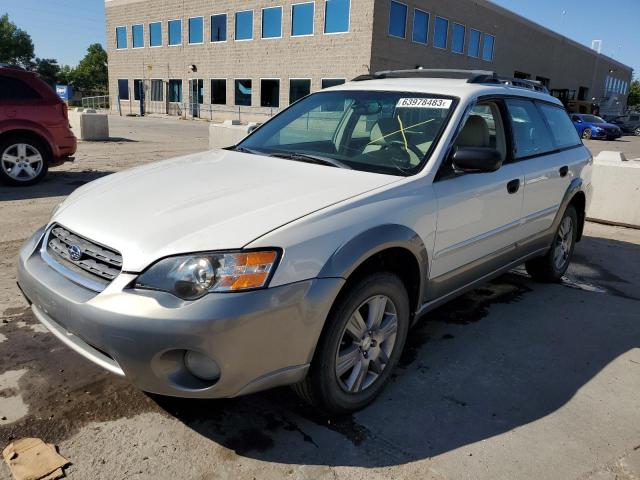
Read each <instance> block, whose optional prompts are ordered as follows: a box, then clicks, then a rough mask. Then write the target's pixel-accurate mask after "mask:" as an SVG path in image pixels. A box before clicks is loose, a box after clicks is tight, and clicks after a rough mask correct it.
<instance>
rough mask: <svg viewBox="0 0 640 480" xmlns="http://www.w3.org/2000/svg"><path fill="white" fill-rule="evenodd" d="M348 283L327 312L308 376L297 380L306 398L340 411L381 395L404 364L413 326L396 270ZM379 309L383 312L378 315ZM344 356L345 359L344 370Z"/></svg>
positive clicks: (297, 388) (327, 409) (332, 411)
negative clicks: (340, 358)
mask: <svg viewBox="0 0 640 480" xmlns="http://www.w3.org/2000/svg"><path fill="white" fill-rule="evenodd" d="M347 288H348V290H347V291H346V292H344V294H341V295H340V296H339V297H338V299H337V300H336V303H334V305H333V307H332V309H331V312H330V313H329V316H328V317H327V323H326V325H325V328H324V330H323V333H322V335H321V336H320V340H319V341H318V345H317V347H316V353H315V355H314V358H313V361H312V362H311V368H310V369H309V373H308V375H307V377H306V378H305V379H304V380H303V381H302V382H300V383H298V384H296V385H293V389H294V390H295V392H296V393H297V394H298V395H299V396H300V397H301V398H302V399H303V400H304V401H306V402H307V403H309V404H311V405H312V406H315V407H317V408H319V409H321V410H323V411H325V412H327V413H330V414H337V415H342V414H346V413H349V412H353V411H356V410H359V409H361V408H363V407H365V406H366V405H368V404H369V403H371V402H372V401H373V400H374V399H375V398H376V396H377V395H378V394H380V392H381V391H382V390H383V389H384V386H385V384H386V383H387V381H388V380H389V377H390V375H391V372H392V371H393V369H394V368H395V367H396V365H397V364H398V360H399V359H400V355H401V354H402V349H403V348H404V344H405V340H406V338H407V331H408V330H409V314H410V312H409V311H410V306H409V296H408V295H407V290H406V288H405V287H404V284H403V283H402V281H401V280H400V279H399V278H398V277H397V276H396V275H394V274H391V273H386V272H381V273H374V274H371V275H368V276H367V277H364V278H362V279H361V280H359V281H357V283H354V284H353V285H352V286H351V287H347ZM382 305H384V308H380V307H381V306H382ZM376 307H377V308H376ZM376 311H378V312H381V314H380V315H375V312H376ZM356 312H358V313H359V314H360V316H359V318H358V316H357V315H356ZM394 314H395V317H394ZM394 318H395V331H394ZM373 319H377V320H378V321H379V323H378V324H379V326H380V328H376V327H375V322H372V320H373ZM359 320H363V321H364V323H366V324H367V325H368V326H366V328H361V327H365V325H364V324H363V323H362V322H359ZM372 325H373V326H372ZM347 327H349V329H347ZM372 332H373V334H372V335H371V333H372ZM355 333H358V335H355ZM360 333H362V335H361V334H360ZM356 336H357V337H358V340H357V341H356V340H355V338H356ZM383 339H384V340H383ZM339 355H340V356H341V357H342V358H343V359H344V360H343V362H342V364H341V365H340V370H338V357H339ZM349 360H351V361H349ZM385 362H386V363H385ZM363 373H364V374H363Z"/></svg>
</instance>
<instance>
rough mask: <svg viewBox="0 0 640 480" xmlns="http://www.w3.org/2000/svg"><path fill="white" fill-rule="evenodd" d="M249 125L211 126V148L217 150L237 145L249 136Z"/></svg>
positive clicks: (221, 124)
mask: <svg viewBox="0 0 640 480" xmlns="http://www.w3.org/2000/svg"><path fill="white" fill-rule="evenodd" d="M247 129H248V127H247V125H229V124H227V123H226V122H225V123H210V124H209V148H210V149H211V150H215V149H218V148H226V147H231V146H233V145H236V144H237V143H238V142H240V140H242V139H243V138H244V137H246V136H247V133H248V130H247Z"/></svg>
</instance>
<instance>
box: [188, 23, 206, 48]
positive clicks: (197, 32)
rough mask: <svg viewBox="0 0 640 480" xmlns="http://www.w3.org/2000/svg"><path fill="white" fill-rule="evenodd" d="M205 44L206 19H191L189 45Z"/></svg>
mask: <svg viewBox="0 0 640 480" xmlns="http://www.w3.org/2000/svg"><path fill="white" fill-rule="evenodd" d="M203 42H204V17H193V18H190V19H189V43H191V44H194V43H195V44H198V43H203Z"/></svg>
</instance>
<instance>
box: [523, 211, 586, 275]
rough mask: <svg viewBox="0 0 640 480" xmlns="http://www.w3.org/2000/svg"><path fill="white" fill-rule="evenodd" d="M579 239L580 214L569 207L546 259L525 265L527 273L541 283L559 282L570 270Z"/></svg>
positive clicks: (541, 258) (538, 259) (535, 260)
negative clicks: (568, 269)
mask: <svg viewBox="0 0 640 480" xmlns="http://www.w3.org/2000/svg"><path fill="white" fill-rule="evenodd" d="M577 237H578V214H577V213H576V209H575V208H574V207H573V206H572V205H569V206H568V207H567V209H566V210H565V212H564V215H563V216H562V220H560V225H559V226H558V230H557V231H556V236H555V238H554V240H553V244H552V245H551V248H550V249H549V251H548V252H547V254H546V255H545V256H544V257H540V258H535V259H533V260H529V261H528V262H526V263H525V268H526V270H527V273H529V275H531V277H532V278H533V279H534V280H537V281H540V282H549V283H552V282H559V281H560V280H561V279H562V276H563V275H564V274H565V272H566V271H567V268H569V264H570V263H571V257H572V256H573V249H574V248H575V246H576V239H577Z"/></svg>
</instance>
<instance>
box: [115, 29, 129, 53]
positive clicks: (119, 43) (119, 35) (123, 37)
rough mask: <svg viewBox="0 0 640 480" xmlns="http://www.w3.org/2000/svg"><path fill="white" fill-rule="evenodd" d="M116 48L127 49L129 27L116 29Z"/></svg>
mask: <svg viewBox="0 0 640 480" xmlns="http://www.w3.org/2000/svg"><path fill="white" fill-rule="evenodd" d="M116 48H118V49H123V48H127V27H116Z"/></svg>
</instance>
